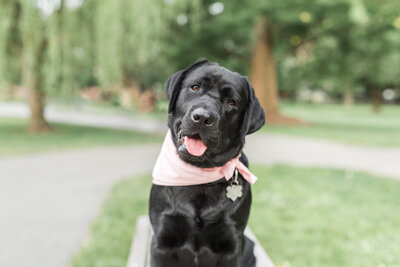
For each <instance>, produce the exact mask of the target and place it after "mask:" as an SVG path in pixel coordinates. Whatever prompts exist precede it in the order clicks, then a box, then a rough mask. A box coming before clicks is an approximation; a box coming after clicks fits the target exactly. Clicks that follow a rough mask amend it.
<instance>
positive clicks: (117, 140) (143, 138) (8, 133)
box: [0, 118, 162, 156]
mask: <svg viewBox="0 0 400 267" xmlns="http://www.w3.org/2000/svg"><path fill="white" fill-rule="evenodd" d="M52 126H53V127H54V132H52V133H43V134H30V133H28V131H27V121H26V120H22V119H6V118H0V156H6V155H13V154H21V153H31V152H39V151H45V150H59V149H70V148H83V147H94V146H106V145H118V144H131V143H149V142H161V141H162V136H156V135H149V134H141V133H133V132H127V131H117V130H111V129H100V128H94V127H84V126H71V125H63V124H52Z"/></svg>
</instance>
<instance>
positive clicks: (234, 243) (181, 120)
mask: <svg viewBox="0 0 400 267" xmlns="http://www.w3.org/2000/svg"><path fill="white" fill-rule="evenodd" d="M165 90H166V93H167V96H168V99H169V117H168V126H169V129H170V131H171V136H172V141H173V144H174V149H176V151H177V153H178V155H179V158H180V159H181V160H183V161H184V162H185V164H189V165H191V166H195V167H198V168H213V167H217V166H223V165H224V164H226V163H227V162H228V161H230V160H232V159H234V158H235V157H237V156H238V155H240V154H241V157H240V161H241V162H242V163H244V164H245V165H246V166H248V162H247V158H246V157H245V155H244V154H243V153H242V148H243V145H244V142H245V136H246V135H247V134H250V133H253V132H255V131H257V130H258V129H259V128H261V127H262V126H263V125H264V123H265V118H264V112H263V110H262V108H261V106H260V104H259V102H258V100H257V98H256V97H255V95H254V90H253V88H252V87H251V85H250V83H249V82H248V80H247V78H246V77H243V76H241V75H239V74H237V73H233V72H231V71H229V70H227V69H225V68H223V67H220V66H219V65H217V64H215V63H211V62H209V61H207V60H204V61H200V62H197V63H195V64H193V65H191V66H190V67H188V68H187V69H185V70H181V71H178V72H177V73H175V74H174V75H172V76H171V77H170V78H169V79H168V80H167V82H166V84H165ZM185 138H190V140H194V141H193V142H194V143H195V144H196V140H198V141H201V142H200V143H201V144H204V146H205V147H206V150H205V152H204V151H200V153H199V155H194V152H189V150H190V149H189V147H187V146H186V145H185V141H184V140H186V139H185ZM188 140H189V139H188ZM196 149H197V150H196ZM202 149H203V148H202V147H200V148H195V150H196V151H197V152H198V150H202ZM192 150H193V148H192ZM203 150H204V149H203ZM193 151H194V150H193ZM197 152H196V153H197ZM202 152H203V153H202ZM236 174H237V173H236ZM236 177H237V178H238V183H239V184H240V185H241V186H242V192H243V194H242V195H241V196H240V197H238V198H237V199H236V200H234V201H233V200H232V199H229V198H228V197H227V187H228V186H229V185H230V184H231V183H232V179H233V178H232V179H231V180H230V181H227V180H226V179H225V178H223V177H221V178H222V179H220V180H217V181H215V182H211V183H207V184H199V185H191V186H164V185H156V184H153V186H152V190H151V196H150V220H151V223H152V226H153V230H154V236H153V239H152V244H151V266H152V267H161V266H162V267H167V266H174V267H193V266H204V267H214V266H215V267H216V266H229V267H239V266H240V267H251V266H255V257H254V255H253V246H254V244H253V243H252V242H251V241H250V240H249V239H247V238H246V237H245V236H244V234H243V231H244V229H245V227H246V224H247V220H248V217H249V211H250V205H251V191H250V185H249V183H248V182H247V181H246V180H245V179H244V178H243V176H242V175H241V174H240V173H239V175H237V176H236ZM229 178H231V177H229Z"/></svg>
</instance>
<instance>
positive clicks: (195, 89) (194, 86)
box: [190, 84, 200, 92]
mask: <svg viewBox="0 0 400 267" xmlns="http://www.w3.org/2000/svg"><path fill="white" fill-rule="evenodd" d="M190 89H192V90H193V91H195V92H197V91H199V90H200V86H199V85H197V84H195V85H192V86H190Z"/></svg>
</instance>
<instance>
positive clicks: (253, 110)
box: [241, 78, 265, 138]
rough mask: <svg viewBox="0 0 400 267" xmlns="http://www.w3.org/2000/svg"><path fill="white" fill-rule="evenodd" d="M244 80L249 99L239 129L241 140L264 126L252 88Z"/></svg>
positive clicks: (262, 116) (262, 114)
mask: <svg viewBox="0 0 400 267" xmlns="http://www.w3.org/2000/svg"><path fill="white" fill-rule="evenodd" d="M244 79H245V80H246V85H247V90H248V96H249V99H248V104H247V108H246V111H245V114H244V118H243V124H242V129H241V136H242V138H245V136H246V135H248V134H251V133H254V132H255V131H257V130H258V129H260V128H261V127H263V126H264V124H265V114H264V110H263V108H262V107H261V105H260V102H259V101H258V99H257V97H256V96H255V93H254V88H253V87H252V86H251V84H250V82H249V80H248V79H247V78H244Z"/></svg>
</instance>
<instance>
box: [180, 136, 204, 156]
mask: <svg viewBox="0 0 400 267" xmlns="http://www.w3.org/2000/svg"><path fill="white" fill-rule="evenodd" d="M185 144H186V149H187V151H188V152H189V153H190V154H192V155H193V156H196V157H199V156H201V155H203V154H204V152H205V151H206V149H207V146H206V145H205V144H204V143H203V142H202V141H201V140H199V139H193V138H190V137H187V136H185Z"/></svg>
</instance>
